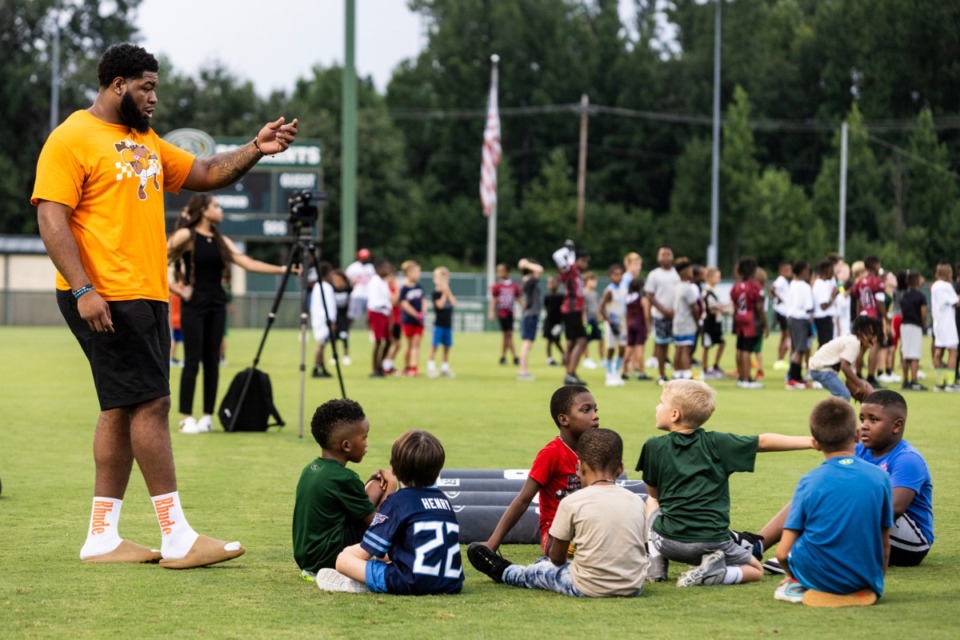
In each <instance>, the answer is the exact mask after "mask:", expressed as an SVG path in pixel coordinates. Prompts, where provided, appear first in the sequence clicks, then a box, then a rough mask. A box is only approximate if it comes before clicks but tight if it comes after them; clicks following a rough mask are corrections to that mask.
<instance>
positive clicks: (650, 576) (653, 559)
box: [647, 555, 670, 582]
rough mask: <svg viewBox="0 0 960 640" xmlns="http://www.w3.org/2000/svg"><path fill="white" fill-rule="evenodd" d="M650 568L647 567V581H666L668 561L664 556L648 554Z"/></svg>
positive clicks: (668, 567)
mask: <svg viewBox="0 0 960 640" xmlns="http://www.w3.org/2000/svg"><path fill="white" fill-rule="evenodd" d="M649 557H650V568H648V569H647V582H666V581H667V571H668V570H669V569H670V561H669V560H667V559H666V558H665V557H664V556H662V555H661V556H649Z"/></svg>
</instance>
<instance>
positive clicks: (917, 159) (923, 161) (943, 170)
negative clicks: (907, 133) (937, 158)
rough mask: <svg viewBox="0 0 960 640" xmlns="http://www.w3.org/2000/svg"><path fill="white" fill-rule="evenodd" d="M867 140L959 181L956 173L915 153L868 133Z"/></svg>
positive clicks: (959, 178) (959, 177)
mask: <svg viewBox="0 0 960 640" xmlns="http://www.w3.org/2000/svg"><path fill="white" fill-rule="evenodd" d="M867 138H868V139H869V140H871V141H872V142H875V143H877V144H879V145H880V146H882V147H886V148H888V149H891V150H893V151H895V152H896V153H899V154H900V155H902V156H904V157H906V158H909V159H910V160H913V161H914V162H916V163H918V164H922V165H926V166H928V167H930V168H931V169H934V170H936V171H939V172H940V173H942V174H945V175H948V176H950V177H951V178H953V179H954V180H957V181H960V176H958V175H957V174H956V173H954V172H953V171H950V170H949V169H947V168H945V167H942V166H940V165H939V164H937V163H936V162H930V161H929V160H927V159H926V158H922V157H920V156H918V155H917V154H915V153H912V152H910V151H907V150H906V149H904V148H903V147H898V146H897V145H895V144H891V143H889V142H887V141H886V140H881V139H880V138H878V137H877V136H875V135H873V134H870V133H868V134H867Z"/></svg>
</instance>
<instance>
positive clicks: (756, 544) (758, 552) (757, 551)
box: [730, 530, 763, 562]
mask: <svg viewBox="0 0 960 640" xmlns="http://www.w3.org/2000/svg"><path fill="white" fill-rule="evenodd" d="M730 538H731V539H732V540H733V541H734V542H735V543H736V544H737V545H739V546H741V547H743V548H744V549H746V550H747V551H749V552H750V553H751V554H753V557H754V558H756V559H757V560H759V561H761V562H763V536H761V535H757V534H756V533H750V532H749V531H732V530H731V531H730Z"/></svg>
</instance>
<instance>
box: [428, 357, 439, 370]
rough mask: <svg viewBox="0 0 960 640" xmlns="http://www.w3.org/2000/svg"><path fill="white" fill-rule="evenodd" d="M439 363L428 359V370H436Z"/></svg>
mask: <svg viewBox="0 0 960 640" xmlns="http://www.w3.org/2000/svg"><path fill="white" fill-rule="evenodd" d="M436 370H437V363H436V362H434V361H433V360H427V371H436Z"/></svg>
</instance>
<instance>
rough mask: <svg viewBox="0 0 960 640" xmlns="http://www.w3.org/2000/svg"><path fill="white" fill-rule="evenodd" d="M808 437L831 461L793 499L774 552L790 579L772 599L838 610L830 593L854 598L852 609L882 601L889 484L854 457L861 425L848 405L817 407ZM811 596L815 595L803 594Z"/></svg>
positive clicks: (887, 546)
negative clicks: (880, 599)
mask: <svg viewBox="0 0 960 640" xmlns="http://www.w3.org/2000/svg"><path fill="white" fill-rule="evenodd" d="M810 433H811V434H813V439H814V442H815V445H814V446H815V447H816V448H817V449H818V450H820V451H822V452H823V455H824V458H826V460H825V461H824V462H823V463H822V464H821V465H820V466H819V467H817V468H816V469H814V470H813V471H811V472H810V473H808V474H806V475H805V476H803V478H801V479H800V482H799V483H798V484H797V489H796V491H795V492H794V494H793V500H792V501H791V502H790V513H789V515H788V516H787V521H786V524H785V525H784V530H783V538H782V539H781V540H780V546H779V547H777V560H779V561H780V566H782V567H783V569H784V570H785V571H786V577H785V578H784V580H783V582H782V583H780V586H779V587H778V588H777V590H776V592H775V593H774V597H775V598H776V599H777V600H783V601H786V602H806V603H807V604H812V605H817V604H820V605H821V606H838V605H837V604H834V605H829V604H827V602H829V601H831V600H834V601H836V602H838V603H840V602H843V600H842V599H836V598H831V597H830V595H829V594H833V595H834V596H837V595H839V596H845V595H848V594H849V596H850V597H849V600H850V602H849V604H872V603H873V602H875V601H876V598H877V597H879V596H881V595H883V577H884V573H885V572H886V568H887V561H888V559H889V557H890V527H891V526H893V498H892V494H891V489H890V479H889V477H888V476H887V474H886V473H884V472H883V470H882V469H880V468H878V467H876V466H874V465H872V464H870V463H868V462H865V461H863V460H860V459H858V458H857V456H856V455H855V451H854V449H855V446H856V443H857V418H856V415H855V414H854V412H853V408H852V407H851V406H850V405H849V404H848V403H847V402H844V401H843V400H840V399H839V398H828V399H827V400H824V401H822V402H820V403H819V404H818V405H817V406H815V407H814V408H813V411H812V412H811V413H810ZM808 590H814V592H811V593H807V594H806V595H805V592H807V591H808ZM863 590H868V591H867V592H866V593H863V594H857V595H854V594H856V593H857V592H861V591H863ZM870 592H872V593H870Z"/></svg>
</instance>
